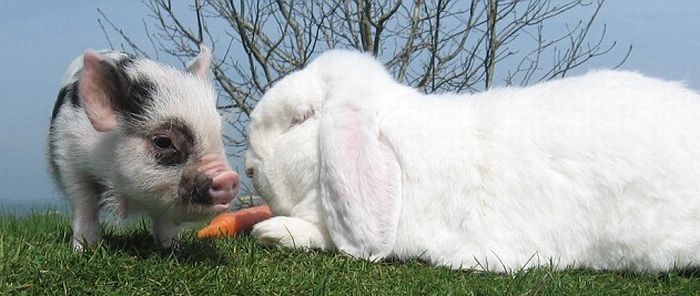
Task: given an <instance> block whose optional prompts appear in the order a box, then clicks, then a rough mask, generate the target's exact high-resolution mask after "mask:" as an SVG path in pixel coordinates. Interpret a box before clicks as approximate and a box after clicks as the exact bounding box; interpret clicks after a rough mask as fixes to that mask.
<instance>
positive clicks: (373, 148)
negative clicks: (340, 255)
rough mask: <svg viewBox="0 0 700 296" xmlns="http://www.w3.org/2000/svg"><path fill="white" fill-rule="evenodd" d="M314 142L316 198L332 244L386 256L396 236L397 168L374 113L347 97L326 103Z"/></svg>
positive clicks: (359, 253)
mask: <svg viewBox="0 0 700 296" xmlns="http://www.w3.org/2000/svg"><path fill="white" fill-rule="evenodd" d="M329 105H331V106H329ZM320 143H321V168H322V169H321V188H322V195H321V196H322V197H321V201H322V203H323V207H324V210H325V213H326V219H327V221H326V224H327V227H328V230H329V232H330V235H331V237H332V239H333V241H334V243H335V244H336V247H337V248H338V249H339V250H341V251H343V252H346V253H348V254H350V255H352V256H356V257H362V258H371V259H375V258H382V257H385V256H387V255H388V254H389V253H390V252H391V248H392V247H393V245H394V241H395V239H396V231H397V225H398V220H399V214H400V206H401V202H400V198H401V171H400V167H399V163H398V160H397V158H396V156H395V154H394V152H393V149H392V148H391V147H390V146H389V145H388V143H387V142H386V140H385V139H383V138H382V136H381V135H380V133H379V128H378V125H377V118H376V115H374V114H373V113H372V112H368V111H367V110H363V109H362V108H361V107H359V106H357V105H356V104H353V102H348V101H345V102H341V103H339V104H337V103H336V104H332V103H331V104H328V105H327V106H326V107H325V108H324V111H323V113H322V116H321V131H320Z"/></svg>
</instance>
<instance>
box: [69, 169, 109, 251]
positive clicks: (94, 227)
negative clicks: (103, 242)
mask: <svg viewBox="0 0 700 296" xmlns="http://www.w3.org/2000/svg"><path fill="white" fill-rule="evenodd" d="M66 191H67V193H68V195H69V196H71V204H72V207H73V221H72V228H73V238H72V245H73V249H74V250H77V251H82V250H84V249H86V248H91V247H94V246H95V245H97V242H98V241H99V240H100V239H101V238H102V229H101V227H100V221H99V219H98V217H99V216H98V215H99V210H100V208H99V205H98V194H99V192H98V191H97V190H96V189H95V186H93V185H92V184H90V183H88V182H78V183H75V184H72V186H70V187H68V188H66Z"/></svg>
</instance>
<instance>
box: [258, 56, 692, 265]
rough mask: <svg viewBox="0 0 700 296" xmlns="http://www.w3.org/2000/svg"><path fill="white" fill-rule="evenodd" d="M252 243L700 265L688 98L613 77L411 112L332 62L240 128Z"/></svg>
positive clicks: (393, 94)
mask: <svg viewBox="0 0 700 296" xmlns="http://www.w3.org/2000/svg"><path fill="white" fill-rule="evenodd" d="M246 173H247V174H248V175H249V176H250V177H252V179H253V184H254V186H255V188H256V190H257V191H258V192H259V193H260V194H261V195H262V196H263V197H264V198H265V199H266V201H267V202H268V204H269V205H270V207H271V208H272V210H273V212H274V213H275V214H276V215H277V217H274V218H272V219H270V220H267V221H264V222H262V223H259V224H258V225H256V226H255V228H254V230H253V235H254V236H255V237H256V238H257V239H258V240H259V241H260V242H262V243H267V244H279V245H283V246H287V247H296V248H319V249H326V250H338V251H341V252H344V253H346V254H349V255H351V256H355V257H360V258H366V259H382V258H397V259H400V260H410V259H419V260H424V261H426V262H429V263H431V264H435V265H441V266H447V267H450V268H455V269H456V268H474V269H479V270H488V271H499V272H500V271H511V270H518V269H521V268H529V267H534V266H543V265H544V266H546V265H550V264H551V265H552V266H554V267H555V268H557V269H563V268H567V267H588V268H595V269H626V270H633V271H642V272H644V271H648V272H658V271H667V270H670V269H672V268H674V267H680V268H683V267H689V266H698V264H699V262H700V95H698V93H696V92H693V91H691V90H689V89H687V88H685V87H684V86H683V85H681V84H679V83H674V82H667V81H661V80H658V79H652V78H647V77H644V76H642V75H640V74H636V73H631V72H623V71H597V72H593V73H590V74H587V75H583V76H580V77H573V78H566V79H561V80H557V81H551V82H545V83H541V84H539V85H535V86H531V87H526V88H501V89H494V90H489V91H485V92H483V93H479V94H474V95H456V94H442V95H424V94H421V93H419V92H418V91H416V90H414V89H412V88H410V87H407V86H404V85H400V84H399V83H397V82H395V81H394V80H393V79H392V78H391V77H390V76H389V75H388V74H387V72H386V71H385V69H384V68H383V66H382V65H381V64H380V63H379V62H377V61H375V60H374V59H373V58H371V57H370V56H368V55H365V54H361V53H356V52H348V51H337V50H334V51H329V52H327V53H324V54H322V55H321V56H319V57H318V58H317V59H316V60H315V61H313V62H312V63H311V64H310V65H308V67H306V68H305V69H303V70H301V71H298V72H295V73H292V74H290V75H288V76H287V77H285V78H283V79H282V80H280V81H279V82H278V83H277V84H276V85H274V86H273V87H272V88H271V89H270V90H269V91H268V92H267V93H266V94H265V95H264V96H263V98H262V99H261V100H260V102H259V103H258V105H257V107H256V108H255V110H254V111H253V113H252V114H251V122H250V126H249V147H248V151H247V152H246Z"/></svg>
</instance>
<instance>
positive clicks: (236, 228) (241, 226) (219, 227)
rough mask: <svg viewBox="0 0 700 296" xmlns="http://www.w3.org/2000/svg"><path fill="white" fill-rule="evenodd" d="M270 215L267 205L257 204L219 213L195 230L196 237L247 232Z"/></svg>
mask: <svg viewBox="0 0 700 296" xmlns="http://www.w3.org/2000/svg"><path fill="white" fill-rule="evenodd" d="M270 217H272V211H270V207H268V206H257V207H251V208H247V209H242V210H238V211H235V212H226V213H223V214H219V215H218V216H216V217H214V219H212V220H211V222H209V225H207V226H205V227H204V228H202V229H200V230H199V231H197V239H205V238H218V237H223V236H236V235H238V234H241V233H246V232H249V231H250V230H251V229H253V225H255V224H257V223H258V222H260V221H263V220H266V219H268V218H270Z"/></svg>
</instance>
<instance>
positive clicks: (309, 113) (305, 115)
mask: <svg viewBox="0 0 700 296" xmlns="http://www.w3.org/2000/svg"><path fill="white" fill-rule="evenodd" d="M313 115H314V110H309V111H306V112H304V113H302V114H299V115H297V116H294V118H292V123H291V125H290V126H289V127H290V128H291V127H293V126H295V125H300V124H302V123H303V122H304V121H306V120H307V119H309V118H311V116H313Z"/></svg>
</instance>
